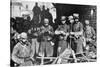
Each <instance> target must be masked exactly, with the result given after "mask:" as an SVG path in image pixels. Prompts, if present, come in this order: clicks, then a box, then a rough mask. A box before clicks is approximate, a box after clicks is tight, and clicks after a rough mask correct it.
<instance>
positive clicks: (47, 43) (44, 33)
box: [39, 18, 54, 57]
mask: <svg viewBox="0 0 100 67" xmlns="http://www.w3.org/2000/svg"><path fill="white" fill-rule="evenodd" d="M53 34H54V33H53V28H52V27H51V26H50V25H49V19H47V18H45V19H44V25H43V26H41V28H40V36H41V38H42V39H41V43H40V53H39V54H40V55H41V56H45V55H46V56H47V57H49V56H53V45H54V43H53V42H52V41H51V40H52V36H53Z"/></svg>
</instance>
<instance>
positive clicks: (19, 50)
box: [12, 32, 34, 66]
mask: <svg viewBox="0 0 100 67" xmlns="http://www.w3.org/2000/svg"><path fill="white" fill-rule="evenodd" d="M32 51H33V50H32V48H31V44H30V43H29V42H28V40H27V33H25V32H22V33H21V34H20V41H19V42H18V43H17V44H16V45H15V47H14V49H13V52H12V60H13V61H14V62H15V63H16V64H18V65H19V66H31V65H33V62H34V59H33V53H32Z"/></svg>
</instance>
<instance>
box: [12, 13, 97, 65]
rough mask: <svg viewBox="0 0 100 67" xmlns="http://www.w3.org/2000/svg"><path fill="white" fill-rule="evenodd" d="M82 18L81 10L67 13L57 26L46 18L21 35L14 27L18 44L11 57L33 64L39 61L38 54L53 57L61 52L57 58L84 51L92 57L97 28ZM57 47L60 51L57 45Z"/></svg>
mask: <svg viewBox="0 0 100 67" xmlns="http://www.w3.org/2000/svg"><path fill="white" fill-rule="evenodd" d="M42 18H43V17H42ZM79 19H80V18H79V14H78V13H73V14H72V15H70V16H64V15H63V16H61V19H60V21H61V24H60V25H58V28H56V29H54V28H53V27H52V25H50V22H51V21H50V19H49V18H47V17H44V18H43V19H42V23H43V24H42V25H41V26H38V25H36V26H34V27H32V28H30V29H28V31H27V32H21V33H20V34H19V33H17V32H16V31H14V30H13V28H12V30H13V33H15V34H14V36H13V37H14V39H15V41H16V40H17V43H16V45H15V46H14V48H13V51H12V54H11V59H12V60H13V61H14V62H15V63H16V64H18V65H20V66H30V65H35V63H37V61H36V57H40V56H41V57H53V56H54V52H55V51H57V52H56V53H57V57H58V56H60V55H61V54H63V55H64V54H66V56H68V55H69V54H73V53H74V54H80V53H83V52H84V51H86V55H87V56H88V55H89V52H90V51H91V52H96V44H95V43H96V34H95V30H94V29H93V27H92V26H90V21H89V20H85V25H84V26H83V23H82V22H80V20H79ZM34 21H35V20H34ZM37 22H39V21H36V23H37ZM12 30H11V31H12ZM57 38H58V39H57ZM57 40H58V41H57ZM56 43H57V46H56V45H55V44H56ZM55 46H56V48H57V50H56V49H55V48H54V47H55ZM66 51H67V52H66ZM92 56H93V54H92ZM68 57H69V56H68ZM94 57H95V56H94ZM74 58H75V55H74ZM50 61H52V58H51V59H50Z"/></svg>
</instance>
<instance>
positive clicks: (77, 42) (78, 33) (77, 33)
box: [70, 13, 83, 53]
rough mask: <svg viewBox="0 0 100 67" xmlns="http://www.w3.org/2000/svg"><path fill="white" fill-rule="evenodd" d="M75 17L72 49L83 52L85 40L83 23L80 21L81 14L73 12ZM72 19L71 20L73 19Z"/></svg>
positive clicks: (72, 31)
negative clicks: (83, 38)
mask: <svg viewBox="0 0 100 67" xmlns="http://www.w3.org/2000/svg"><path fill="white" fill-rule="evenodd" d="M73 19H74V22H73V23H71V24H72V25H71V28H72V30H71V32H70V34H71V35H74V37H73V38H74V40H73V44H72V45H71V47H72V49H73V50H74V51H75V52H76V53H82V52H83V43H82V42H83V40H82V35H83V25H82V23H81V22H80V21H79V14H77V13H74V14H73ZM73 19H72V20H70V22H71V21H73Z"/></svg>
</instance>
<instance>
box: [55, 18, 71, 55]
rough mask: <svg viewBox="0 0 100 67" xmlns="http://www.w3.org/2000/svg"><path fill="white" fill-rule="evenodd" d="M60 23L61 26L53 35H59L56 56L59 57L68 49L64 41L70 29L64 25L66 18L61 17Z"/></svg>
mask: <svg viewBox="0 0 100 67" xmlns="http://www.w3.org/2000/svg"><path fill="white" fill-rule="evenodd" d="M61 23H62V25H59V26H58V28H57V30H56V31H55V34H57V35H59V42H58V55H60V54H61V53H62V52H63V51H64V50H65V49H66V48H67V47H68V43H67V41H66V39H67V36H68V34H69V29H70V28H69V25H67V24H66V16H62V17H61Z"/></svg>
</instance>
